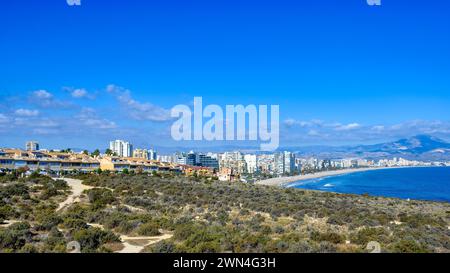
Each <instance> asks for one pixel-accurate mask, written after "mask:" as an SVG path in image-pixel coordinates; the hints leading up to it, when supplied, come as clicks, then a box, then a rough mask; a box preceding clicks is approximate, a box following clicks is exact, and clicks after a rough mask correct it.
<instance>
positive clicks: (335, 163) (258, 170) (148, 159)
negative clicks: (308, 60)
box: [0, 140, 450, 181]
mask: <svg viewBox="0 0 450 273" xmlns="http://www.w3.org/2000/svg"><path fill="white" fill-rule="evenodd" d="M25 147H26V149H25V150H21V149H8V148H0V171H5V170H12V169H19V168H28V169H30V170H38V169H39V170H41V171H45V172H57V173H59V172H67V171H81V172H94V171H97V170H98V169H101V170H108V171H116V172H125V170H127V171H133V172H153V171H172V172H182V173H185V174H187V175H193V174H197V175H207V176H215V177H217V178H218V179H219V180H223V181H234V180H239V179H240V180H244V181H246V179H247V178H248V177H250V178H251V177H256V178H258V177H260V176H261V175H270V176H272V177H277V176H278V177H279V176H292V175H303V174H307V173H315V172H320V171H328V170H337V169H346V168H368V167H374V168H375V167H402V166H450V162H440V161H435V162H422V161H415V160H407V159H404V158H401V157H393V158H383V159H379V160H370V159H365V158H342V159H319V158H314V157H308V158H302V157H301V156H300V155H297V154H295V153H292V152H290V151H283V152H274V153H269V154H267V153H266V154H253V153H243V152H240V151H234V152H224V153H212V152H210V153H197V152H194V151H190V152H176V153H174V154H172V155H158V154H157V152H156V151H155V150H154V149H153V148H151V149H149V150H147V149H140V148H138V149H135V150H133V145H132V144H131V143H130V142H128V141H124V140H114V141H111V142H110V148H113V149H114V150H113V149H111V150H112V152H113V153H112V154H101V153H100V154H97V155H94V154H91V155H89V153H86V152H79V153H77V152H74V151H71V150H70V149H67V150H60V151H55V150H50V151H48V150H40V149H39V147H40V146H39V143H38V142H36V141H28V142H26V145H25Z"/></svg>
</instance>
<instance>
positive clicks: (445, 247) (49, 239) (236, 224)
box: [0, 173, 450, 253]
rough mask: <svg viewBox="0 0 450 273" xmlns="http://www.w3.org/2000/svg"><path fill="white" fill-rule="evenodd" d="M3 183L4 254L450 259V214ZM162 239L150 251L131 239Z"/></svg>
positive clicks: (186, 186) (400, 206) (109, 183)
mask: <svg viewBox="0 0 450 273" xmlns="http://www.w3.org/2000/svg"><path fill="white" fill-rule="evenodd" d="M76 178H78V179H82V180H83V181H84V182H83V183H84V184H85V185H87V186H90V187H93V188H90V189H88V190H85V191H84V193H83V194H82V195H81V196H80V197H79V198H78V200H77V202H75V203H72V204H69V205H67V206H65V207H64V209H61V210H58V208H59V207H60V204H61V203H62V202H64V201H65V200H66V199H67V197H68V196H69V194H70V187H69V186H68V185H67V183H66V182H64V181H61V180H56V181H54V180H52V179H50V178H47V177H43V176H39V175H33V176H32V177H30V178H26V179H23V178H17V177H16V176H15V175H7V176H2V177H0V222H2V225H1V226H0V252H64V251H65V249H66V244H67V242H70V241H73V240H76V241H79V242H80V243H81V246H82V251H83V252H113V251H120V250H123V249H124V247H127V248H130V243H132V244H134V245H135V246H138V247H135V248H137V249H138V250H139V251H143V252H163V253H166V252H290V253H292V252H294V253H297V252H302V253H303V252H321V253H325V252H365V251H367V250H365V248H366V245H367V243H368V242H369V241H378V242H379V243H380V244H381V247H382V250H383V251H384V252H450V229H449V226H450V205H449V204H448V203H437V202H422V201H409V202H408V201H406V200H399V199H390V198H376V197H369V196H356V195H341V194H334V193H323V192H314V191H303V190H299V189H282V188H277V187H268V186H255V185H246V184H242V183H224V182H218V181H209V180H206V179H203V178H198V177H195V178H186V177H183V176H173V175H168V174H165V175H160V174H153V175H152V176H147V175H134V174H129V175H113V174H104V173H103V174H100V175H83V176H78V177H76ZM143 236H147V237H148V236H150V237H152V238H153V237H158V236H161V237H158V238H161V240H155V241H153V242H150V243H149V242H148V241H147V242H141V241H140V240H134V241H133V240H130V241H129V242H126V244H125V245H124V244H123V239H124V238H135V237H137V238H142V237H143Z"/></svg>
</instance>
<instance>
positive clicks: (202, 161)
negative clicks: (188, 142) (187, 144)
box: [198, 154, 219, 170]
mask: <svg viewBox="0 0 450 273" xmlns="http://www.w3.org/2000/svg"><path fill="white" fill-rule="evenodd" d="M198 165H199V166H202V167H208V168H213V169H216V170H218V169H219V161H218V160H217V158H214V157H212V156H210V155H205V154H199V155H198Z"/></svg>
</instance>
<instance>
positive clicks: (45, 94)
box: [29, 90, 73, 108]
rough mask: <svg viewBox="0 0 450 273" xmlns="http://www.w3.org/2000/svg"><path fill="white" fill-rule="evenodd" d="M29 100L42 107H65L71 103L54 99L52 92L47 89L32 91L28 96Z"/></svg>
mask: <svg viewBox="0 0 450 273" xmlns="http://www.w3.org/2000/svg"><path fill="white" fill-rule="evenodd" d="M29 102H30V103H32V104H35V105H38V106H39V107H42V108H67V107H70V106H72V105H73V104H72V103H71V102H69V101H62V100H58V99H55V97H54V96H53V94H52V93H50V92H49V91H47V90H36V91H33V92H32V93H31V95H30V97H29Z"/></svg>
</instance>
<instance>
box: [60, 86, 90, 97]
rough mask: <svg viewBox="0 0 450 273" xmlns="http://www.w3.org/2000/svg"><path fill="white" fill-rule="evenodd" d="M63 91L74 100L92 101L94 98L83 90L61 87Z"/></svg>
mask: <svg viewBox="0 0 450 273" xmlns="http://www.w3.org/2000/svg"><path fill="white" fill-rule="evenodd" d="M63 90H65V91H67V92H69V93H70V96H72V98H75V99H94V98H95V96H94V95H93V94H90V93H89V92H88V91H87V90H86V89H85V88H73V87H63Z"/></svg>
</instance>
